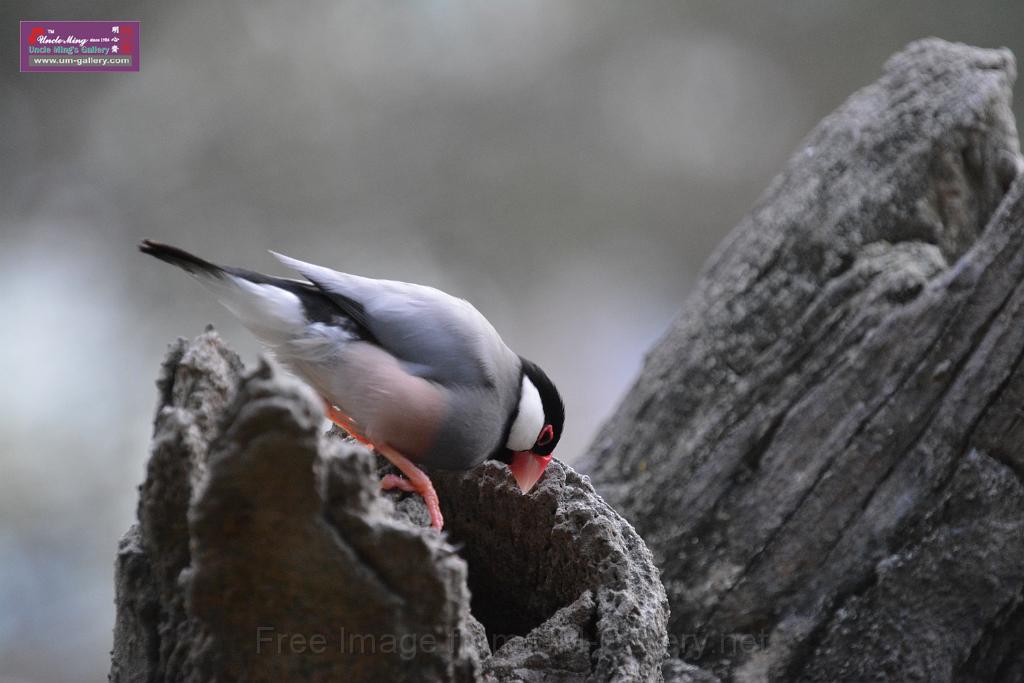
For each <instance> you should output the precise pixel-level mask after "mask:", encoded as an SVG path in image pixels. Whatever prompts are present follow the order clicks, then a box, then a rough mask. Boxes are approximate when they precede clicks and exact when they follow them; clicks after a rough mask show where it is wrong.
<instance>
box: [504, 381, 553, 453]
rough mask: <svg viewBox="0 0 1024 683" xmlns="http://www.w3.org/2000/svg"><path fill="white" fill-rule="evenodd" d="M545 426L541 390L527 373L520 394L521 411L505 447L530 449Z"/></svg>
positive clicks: (513, 449)
mask: <svg viewBox="0 0 1024 683" xmlns="http://www.w3.org/2000/svg"><path fill="white" fill-rule="evenodd" d="M543 427H544V404H543V403H542V402H541V400H540V392H539V391H537V387H535V386H533V382H531V381H530V378H529V377H527V376H526V375H523V387H522V390H521V392H520V394H519V413H518V414H517V415H516V419H515V422H513V423H512V429H511V430H510V431H509V433H508V442H507V443H506V444H505V447H506V448H508V449H509V450H512V451H528V450H530V449H531V448H533V444H534V443H536V442H537V436H538V435H539V434H540V430H541V429H543Z"/></svg>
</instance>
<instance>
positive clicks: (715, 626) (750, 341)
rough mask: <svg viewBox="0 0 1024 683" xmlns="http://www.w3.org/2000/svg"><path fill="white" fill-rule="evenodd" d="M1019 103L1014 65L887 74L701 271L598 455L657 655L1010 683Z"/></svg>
mask: <svg viewBox="0 0 1024 683" xmlns="http://www.w3.org/2000/svg"><path fill="white" fill-rule="evenodd" d="M1014 78H1015V66H1014V61H1013V57H1012V55H1010V54H1009V53H1008V52H1007V51H1005V50H1002V51H1000V50H981V49H975V48H971V47H967V46H964V45H953V44H949V43H945V42H943V41H939V40H934V39H932V40H926V41H921V42H917V43H914V44H912V45H910V46H909V47H908V48H907V49H906V50H904V51H903V52H901V53H899V54H898V55H896V56H895V57H893V58H892V59H891V60H890V61H889V62H888V63H887V64H886V66H885V69H884V73H883V76H882V78H881V79H880V80H879V81H878V82H877V83H875V84H874V85H871V86H869V87H867V88H865V89H864V90H862V91H860V92H858V93H856V94H855V95H853V96H852V97H851V98H850V99H849V100H848V101H847V102H846V103H845V104H843V105H842V106H841V107H840V108H839V109H838V110H837V111H836V112H835V113H833V114H832V115H831V116H829V117H828V118H826V119H825V120H824V121H823V122H822V123H821V124H820V125H819V126H818V127H817V128H816V129H815V130H814V131H813V132H812V133H811V134H810V136H809V137H808V138H807V139H806V141H805V142H804V144H803V146H802V147H801V148H800V150H798V152H797V153H796V154H795V155H794V157H793V158H792V160H791V161H790V163H789V165H788V167H787V168H786V170H785V171H784V172H783V173H782V174H781V175H780V176H779V177H778V178H777V179H776V180H775V181H774V182H773V183H772V185H771V187H770V188H769V189H768V191H767V192H766V194H765V195H764V197H763V198H762V199H761V200H760V201H759V202H758V204H757V205H756V206H755V208H754V209H753V210H752V211H751V213H750V214H749V215H748V216H747V218H746V219H744V221H743V222H742V223H741V224H740V225H739V226H738V227H737V228H736V229H735V230H734V231H733V233H732V234H731V235H730V236H729V238H728V239H727V240H726V241H725V243H724V244H723V245H722V246H721V247H720V248H719V249H718V251H717V253H716V254H715V255H714V256H713V257H712V259H711V261H710V263H709V264H708V266H707V268H706V270H705V272H704V274H703V275H702V277H701V279H700V282H699V284H698V286H697V288H696V291H695V293H694V294H693V295H692V296H691V297H690V298H689V300H688V301H687V302H686V304H685V307H684V310H683V313H682V314H681V316H680V318H679V319H678V321H677V322H676V323H675V325H674V326H673V327H672V328H671V330H670V331H669V332H668V333H667V334H666V335H665V337H664V338H663V339H662V340H661V341H660V342H659V343H658V344H657V346H656V347H655V348H654V349H653V351H652V352H651V353H650V355H649V356H648V358H647V360H646V364H645V367H644V369H643V371H642V373H641V376H640V377H639V379H638V380H637V382H636V384H635V386H634V387H633V388H632V390H631V391H630V393H629V395H628V396H627V398H626V399H625V401H624V403H623V405H622V406H621V407H620V408H619V409H617V410H616V411H615V416H614V417H613V418H612V420H611V422H610V423H609V425H608V426H607V429H605V430H604V431H603V434H602V436H601V437H600V438H599V439H598V440H597V442H596V443H595V445H594V447H593V449H592V451H591V453H590V454H589V457H588V461H587V465H586V466H585V469H590V470H591V471H592V472H593V476H594V480H595V482H596V485H597V487H598V490H599V491H601V492H602V494H604V495H605V496H606V497H607V499H608V500H609V502H610V503H611V504H612V505H614V506H616V508H617V509H619V510H620V511H623V514H624V515H625V516H626V517H627V519H629V520H630V521H631V522H633V523H634V524H635V525H636V527H637V530H638V531H639V532H640V533H641V535H642V536H643V537H644V539H645V540H646V541H647V543H648V545H649V546H650V547H651V549H652V550H653V552H654V554H655V558H656V562H657V563H658V565H659V567H660V568H661V570H662V578H663V580H664V583H665V586H666V589H667V593H668V596H669V602H670V606H671V610H672V618H671V622H670V629H669V633H670V639H671V641H672V645H673V649H674V650H676V651H677V652H679V653H681V654H682V656H683V657H684V658H685V659H687V660H690V661H692V662H694V663H696V664H698V665H700V666H701V667H703V668H705V669H708V670H710V671H712V672H714V673H715V674H717V675H719V676H721V677H722V678H723V679H724V680H737V681H760V680H798V679H799V680H808V681H839V680H847V681H864V680H921V681H941V680H977V681H981V680H989V681H1015V680H1020V676H1021V672H1022V670H1024V650H1022V649H1021V647H1020V638H1021V635H1022V633H1024V608H1022V606H1021V605H1022V596H1024V486H1022V477H1024V451H1022V449H1021V447H1020V444H1021V442H1022V436H1024V419H1022V414H1024V413H1022V412H1021V405H1022V398H1024V369H1022V367H1021V359H1022V358H1024V179H1022V178H1021V177H1020V176H1019V172H1020V168H1021V166H1022V164H1021V157H1020V153H1019V147H1018V139H1017V133H1016V130H1015V127H1014V120H1013V116H1012V114H1011V112H1010V101H1011V91H1010V87H1011V84H1012V82H1013V80H1014ZM1014 643H1016V646H1014ZM680 666H683V665H682V664H681V663H680ZM678 668H679V667H677V666H676V665H675V664H672V665H671V666H670V665H666V673H669V672H670V670H672V671H675V670H676V669H678ZM691 673H692V672H691ZM691 673H685V672H684V674H680V675H681V676H682V675H687V676H691V678H692V679H693V680H700V679H699V678H693V676H692V675H691ZM673 675H674V674H673ZM698 675H704V674H703V673H701V672H698Z"/></svg>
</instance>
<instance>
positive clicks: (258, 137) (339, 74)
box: [0, 0, 1024, 683]
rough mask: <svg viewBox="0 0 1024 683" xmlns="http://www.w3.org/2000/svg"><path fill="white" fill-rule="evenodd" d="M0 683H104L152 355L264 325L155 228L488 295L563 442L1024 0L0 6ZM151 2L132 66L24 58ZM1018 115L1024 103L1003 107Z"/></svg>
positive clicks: (490, 309)
mask: <svg viewBox="0 0 1024 683" xmlns="http://www.w3.org/2000/svg"><path fill="white" fill-rule="evenodd" d="M0 16H2V18H3V19H2V22H0V26H2V27H5V28H4V31H3V35H4V40H3V41H0V54H2V57H3V58H2V60H0V64H2V65H3V68H2V69H0V82H2V86H3V96H2V97H0V188H2V189H0V192H2V202H0V245H2V248H0V301H2V303H3V308H2V310H3V330H4V333H3V334H2V335H0V376H2V377H3V378H4V382H3V390H2V391H0V681H3V682H4V683H9V682H14V681H86V680H93V681H95V680H103V679H104V677H105V675H106V669H107V656H108V650H109V647H110V642H111V626H112V623H113V605H112V600H113V585H112V565H113V560H114V553H115V549H116V547H117V541H118V538H119V537H120V535H121V534H122V532H123V531H124V530H125V529H126V528H127V527H128V525H129V524H130V523H131V521H132V520H133V519H134V514H135V511H134V506H135V497H136V491H135V487H136V485H137V484H138V483H140V482H141V480H142V477H143V472H144V464H145V459H146V453H147V440H148V435H149V431H150V426H151V424H150V423H151V418H152V412H153V408H154V405H155V395H156V392H155V389H154V386H153V380H154V378H155V376H156V370H157V366H158V364H159V362H160V360H161V357H162V355H163V353H164V350H165V347H166V344H167V343H168V342H169V341H170V340H172V339H173V338H175V337H176V336H179V335H184V336H192V335H195V334H197V333H199V332H200V331H202V329H203V326H204V325H205V324H206V323H207V322H214V323H215V324H216V326H217V327H218V329H219V330H220V331H221V333H222V335H223V336H224V337H225V338H226V339H227V340H228V341H229V342H230V343H231V344H232V345H233V346H234V347H235V348H236V349H238V350H239V351H240V352H241V353H242V354H243V357H244V358H245V359H246V361H247V362H251V361H252V360H253V359H254V358H255V354H256V353H257V347H256V344H255V343H254V342H253V340H252V338H251V337H250V336H249V335H248V333H247V332H246V331H245V330H244V329H242V328H240V327H239V326H238V325H237V324H235V323H234V322H233V321H232V319H231V318H230V317H229V315H228V314H227V313H226V311H223V310H221V309H220V308H219V306H218V305H217V304H216V303H214V302H213V301H212V300H211V299H209V298H207V296H206V294H205V291H204V290H202V289H201V288H200V287H199V286H198V285H197V284H196V283H194V282H192V281H191V280H190V279H189V278H187V277H185V276H184V275H183V274H182V273H180V272H178V271H176V270H174V269H172V268H170V267H168V266H165V265H163V264H160V263H157V262H156V261H153V260H152V259H148V258H145V257H143V256H141V255H139V254H138V253H137V252H136V251H135V245H136V243H137V242H138V240H139V239H140V238H142V237H152V238H156V239H161V240H164V241H168V242H171V243H173V244H177V245H180V246H183V247H185V248H188V249H191V250H194V251H196V252H198V253H199V254H201V255H204V256H206V257H208V258H210V259H212V260H217V261H222V262H225V263H228V264H234V265H246V266H251V267H254V268H257V269H259V268H262V269H266V270H269V271H271V272H275V273H279V274H283V271H282V270H281V268H280V267H279V266H277V265H276V263H275V262H274V261H273V260H272V258H271V257H270V256H269V255H267V253H266V250H267V249H275V250H278V251H283V252H285V253H288V254H291V255H293V256H296V257H299V258H303V259H308V260H313V261H316V262H319V263H323V264H325V265H333V266H335V267H338V268H341V269H348V270H351V271H354V272H357V273H361V274H366V275H372V276H381V277H390V278H397V279H405V280H412V281H416V282H422V283H427V284H432V285H435V286H438V287H441V288H443V289H445V290H447V291H449V292H452V293H454V294H457V295H460V296H463V297H465V298H468V299H470V300H471V301H473V302H474V303H475V304H476V305H477V307H478V308H480V309H481V310H482V311H483V312H484V314H485V315H487V316H488V317H489V318H490V319H491V320H492V321H493V322H494V323H495V325H496V326H497V327H498V329H499V330H501V331H502V333H503V334H504V335H505V337H506V340H507V341H508V342H509V343H510V345H511V346H513V348H515V349H516V350H518V351H519V352H520V353H522V354H523V355H526V356H528V357H531V358H533V359H534V360H536V361H538V362H539V363H541V364H542V365H543V366H544V367H545V368H547V369H548V371H549V373H550V374H551V375H552V376H553V377H554V378H555V379H556V381H557V382H558V383H559V385H560V386H561V388H562V391H563V394H564V396H565V398H566V402H567V405H568V423H567V427H566V435H565V438H564V440H563V445H562V446H560V448H559V453H558V455H560V456H561V457H562V458H563V459H565V460H567V461H569V462H572V461H573V459H574V458H575V456H576V455H577V454H578V453H579V452H580V451H581V450H582V449H583V448H585V447H586V444H587V443H588V440H589V439H590V438H591V437H592V436H593V434H594V432H595V430H596V428H597V427H598V425H599V424H600V422H601V420H602V419H603V418H604V417H605V416H606V415H607V414H608V413H609V411H610V410H612V409H613V408H614V406H615V403H616V401H617V399H618V398H619V397H620V396H621V394H622V393H623V391H624V390H625V389H626V387H627V386H628V383H629V382H630V380H631V378H632V377H633V376H634V374H635V373H636V371H637V369H638V367H639V364H640V362H641V359H642V356H643V353H644V351H645V349H646V348H648V347H649V346H650V345H651V343H652V342H653V341H654V340H655V339H656V338H657V337H658V335H659V334H660V333H661V332H662V331H663V330H664V329H665V328H666V326H667V325H668V323H669V321H670V320H671V319H672V317H673V315H674V314H675V312H676V311H677V310H678V307H679V306H680V304H681V302H682V299H683V297H684V296H685V294H686V292H687V290H688V288H689V287H691V285H692V284H693V282H694V280H695V277H696V275H697V274H698V272H699V269H700V266H701V263H702V262H703V261H704V259H705V258H706V257H707V256H708V254H709V252H710V250H711V249H712V248H713V247H714V245H715V244H716V243H717V242H718V240H719V239H720V238H721V237H722V236H723V234H724V233H725V232H726V231H727V230H728V229H729V228H731V227H732V226H733V225H734V224H735V223H736V222H737V220H738V219H739V218H740V216H741V215H742V214H743V213H744V212H745V211H746V210H747V208H748V207H749V206H750V205H751V204H752V202H753V201H754V200H755V199H756V197H757V195H758V194H759V192H760V191H761V190H762V189H763V188H764V187H765V186H766V185H767V184H768V182H769V180H770V179H771V177H772V175H773V174H774V173H775V172H777V171H778V170H779V169H780V167H781V166H782V164H783V163H784V162H785V160H786V158H787V156H788V154H789V153H790V152H791V151H792V150H793V149H794V148H795V146H796V145H797V144H798V143H799V140H800V139H801V137H802V136H803V135H804V134H805V133H806V132H807V131H808V130H809V129H810V128H811V126H813V125H814V123H815V122H816V121H817V120H818V119H819V118H821V117H822V116H823V115H825V114H826V113H828V112H829V111H830V110H831V109H833V108H834V107H835V106H836V105H837V104H839V103H840V102H841V101H842V100H843V99H844V98H845V97H846V96H847V95H848V94H849V93H851V92H852V91H853V90H854V89H856V88H858V87H860V86H862V85H864V84H866V83H868V82H870V81H871V80H873V79H874V78H875V77H876V75H877V74H878V73H879V70H880V68H881V65H882V63H883V61H884V60H885V59H886V58H887V57H888V56H889V55H890V54H891V53H892V52H894V51H896V50H897V49H899V48H900V47H902V46H903V45H904V44H905V43H906V42H908V41H910V40H913V39H915V38H919V37H923V36H928V35H938V36H941V37H944V38H948V39H952V40H961V41H965V42H970V43H974V44H979V45H985V46H993V47H996V46H1008V47H1010V48H1012V49H1014V50H1015V51H1016V52H1017V53H1018V55H1020V54H1024V31H1022V29H1024V3H1021V2H1019V1H1017V0H988V1H981V2H971V3H966V2H955V1H953V0H941V1H936V0H930V1H925V0H908V1H903V2H891V1H889V2H882V1H881V0H878V1H872V2H864V1H862V2H852V1H846V0H799V1H792V2H761V1H757V0H747V1H745V2H716V1H714V0H706V1H701V2H696V1H695V2H676V3H660V2H637V1H629V2H626V1H625V0H620V1H619V2H599V1H596V0H577V1H575V2H567V1H562V2H542V1H541V0H521V1H512V0H488V1H487V2H477V3H467V2H454V1H442V0H419V1H417V2H394V1H383V0H376V1H371V0H366V1H361V2H343V1H333V2H314V3H286V2H275V3H271V2H254V1H253V0H246V1H243V0H222V1H220V2H199V1H198V0H192V1H188V2H178V3H166V2H165V3H156V2H151V1H145V2H141V3H128V2H102V1H101V2H94V3H90V4H89V5H88V6H84V5H81V4H80V3H56V2H47V1H46V0H33V2H26V1H25V0H15V1H14V2H5V3H2V4H0ZM46 18H49V19H86V18H95V19H100V18H102V19H140V20H141V21H142V71H141V73H139V74H26V75H21V74H18V73H17V51H16V49H17V48H16V44H15V43H14V40H15V39H14V36H15V35H16V27H17V21H18V20H19V19H46ZM1017 102H1018V107H1017V109H1018V111H1022V110H1024V107H1022V106H1020V103H1021V98H1020V97H1019V96H1018V98H1017Z"/></svg>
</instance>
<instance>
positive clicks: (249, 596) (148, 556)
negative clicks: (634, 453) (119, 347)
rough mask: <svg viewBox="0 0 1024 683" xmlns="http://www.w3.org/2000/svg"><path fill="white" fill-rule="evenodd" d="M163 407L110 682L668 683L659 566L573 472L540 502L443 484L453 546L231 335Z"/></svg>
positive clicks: (125, 558) (554, 481) (173, 376)
mask: <svg viewBox="0 0 1024 683" xmlns="http://www.w3.org/2000/svg"><path fill="white" fill-rule="evenodd" d="M158 386H159V388H160V408H159V411H158V414H157V418H156V424H155V432H154V438H153V449H152V453H151V456H150V461H149V465H148V469H147V476H146V481H145V483H144V484H143V485H142V486H141V487H140V500H139V523H138V524H137V525H135V526H133V527H132V529H130V530H129V532H128V534H127V535H126V536H125V538H124V540H123V541H122V543H121V547H120V549H119V552H118V559H117V568H116V585H117V623H116V626H115V634H114V649H113V653H112V654H113V659H112V665H111V673H110V679H111V680H112V681H117V682H122V681H124V682H127V681H153V680H159V681H169V682H174V681H188V682H196V683H198V682H199V681H203V682H204V683H208V682H211V681H235V680H246V681H282V680H288V681H337V680H345V681H381V680H394V681H400V680H408V681H477V680H493V681H512V680H559V681H583V680H621V681H632V680H660V677H661V662H662V660H663V659H664V656H665V650H666V634H665V625H666V622H667V617H668V614H667V604H666V600H665V595H664V591H663V589H662V587H661V583H660V582H659V580H658V575H657V570H656V569H655V568H654V565H653V561H652V558H651V555H650V553H649V551H647V549H646V547H645V546H644V545H643V542H642V541H641V540H640V539H639V537H638V536H637V535H636V534H635V533H634V532H633V530H632V529H631V528H630V527H629V525H628V524H626V523H625V522H624V521H623V520H622V518H621V517H619V516H618V515H616V514H615V513H614V512H613V511H612V510H611V508H609V507H608V506H607V505H605V504H604V503H603V501H601V499H600V498H599V497H597V495H596V494H595V493H594V490H593V488H592V487H591V486H590V485H589V482H587V481H586V480H585V479H584V478H582V477H580V476H579V475H577V474H576V473H575V472H573V471H572V470H571V469H569V468H565V467H562V466H561V465H557V464H556V465H554V466H552V468H551V470H550V472H551V473H550V474H549V475H548V476H546V477H545V479H544V482H543V483H542V484H541V485H540V486H539V487H538V489H537V491H536V493H535V494H533V495H531V496H523V495H521V494H519V493H518V491H517V490H516V489H515V488H514V486H515V485H514V483H512V485H511V486H510V485H509V482H510V481H511V478H510V477H509V476H508V474H507V473H506V472H505V469H504V467H498V466H492V465H488V466H485V467H483V468H480V470H478V471H476V472H473V473H469V474H451V475H446V476H439V477H438V480H439V489H440V491H441V497H442V500H443V501H444V505H445V509H444V511H445V514H446V516H447V518H448V523H449V529H450V533H451V538H453V539H455V541H456V545H455V546H453V545H452V544H451V543H450V542H449V537H448V536H446V535H439V534H437V533H436V532H434V531H433V530H431V529H427V528H423V527H422V526H418V525H417V524H415V523H413V521H411V520H419V521H422V522H423V523H425V522H426V519H425V514H423V512H424V511H423V510H422V507H423V506H422V502H420V501H419V500H418V499H415V498H409V499H408V500H405V501H400V502H399V509H396V506H395V505H394V504H393V503H392V502H391V501H390V500H389V499H388V498H386V497H383V496H381V495H380V493H379V490H378V484H377V481H378V480H377V468H378V463H377V461H376V459H375V458H374V456H372V455H371V454H370V453H369V452H368V451H367V450H366V449H364V448H362V447H361V446H358V445H355V444H352V443H349V442H347V441H345V440H343V439H341V438H339V437H338V436H336V435H329V434H325V433H323V431H322V427H323V420H322V415H321V412H320V408H319V403H318V401H317V399H316V397H315V396H314V395H313V394H312V392H311V390H309V389H308V388H307V387H305V386H304V385H302V384H301V383H299V382H297V381H295V380H293V379H289V378H287V377H285V376H282V375H281V374H280V373H279V372H278V371H276V370H275V369H274V368H273V367H272V366H271V365H269V364H267V363H266V362H261V364H260V366H259V367H258V368H257V369H255V370H254V371H252V372H250V373H244V372H243V370H242V366H241V363H240V362H239V361H238V359H237V357H236V356H235V354H233V353H232V352H231V351H229V350H228V349H227V348H226V347H225V346H224V345H223V343H222V342H221V341H220V340H219V339H218V337H217V336H216V335H215V334H214V333H213V332H212V331H207V333H206V334H204V335H202V336H200V337H199V338H197V339H196V340H194V341H193V342H189V343H186V342H184V341H179V342H178V343H177V344H176V345H174V346H173V347H172V349H171V352H170V353H169V355H168V359H167V362H166V363H165V364H164V369H163V373H162V376H161V379H160V380H159V382H158ZM460 555H461V556H460ZM467 579H468V583H467ZM470 587H472V588H473V599H472V603H471V600H470ZM471 607H472V609H471ZM478 618H479V620H478ZM492 645H494V646H495V649H496V650H497V651H496V652H494V653H493V654H492V652H491V646H492Z"/></svg>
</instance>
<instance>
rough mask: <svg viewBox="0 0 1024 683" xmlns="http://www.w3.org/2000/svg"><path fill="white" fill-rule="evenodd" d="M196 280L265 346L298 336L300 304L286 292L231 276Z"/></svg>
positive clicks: (301, 320) (300, 330) (302, 318)
mask: <svg viewBox="0 0 1024 683" xmlns="http://www.w3.org/2000/svg"><path fill="white" fill-rule="evenodd" d="M200 280H201V281H202V282H203V283H204V284H205V285H207V286H208V287H209V288H210V289H212V290H213V292H214V294H215V295H216V297H217V299H218V300H219V301H220V302H221V303H222V304H223V305H224V307H225V308H227V309H228V310H229V311H231V312H232V313H234V314H235V315H236V316H238V318H239V319H240V320H241V321H242V324H243V325H245V326H246V327H248V328H249V329H250V330H252V332H253V333H254V334H255V335H256V336H257V337H259V338H260V339H262V340H263V341H264V342H266V343H268V344H271V345H274V346H277V345H280V344H283V343H284V342H286V341H289V340H290V339H292V338H294V337H295V336H297V335H301V334H302V333H303V331H304V329H305V327H306V317H305V315H304V314H303V311H302V302H301V301H299V297H297V296H295V295H294V294H292V293H291V292H289V291H287V290H284V289H281V288H280V287H275V286H274V285H268V284H258V283H255V282H250V281H249V280H246V279H244V278H240V277H236V276H234V275H226V276H225V277H209V278H200Z"/></svg>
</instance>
